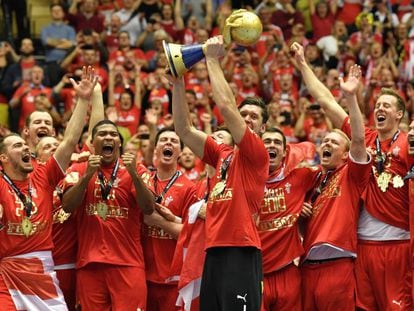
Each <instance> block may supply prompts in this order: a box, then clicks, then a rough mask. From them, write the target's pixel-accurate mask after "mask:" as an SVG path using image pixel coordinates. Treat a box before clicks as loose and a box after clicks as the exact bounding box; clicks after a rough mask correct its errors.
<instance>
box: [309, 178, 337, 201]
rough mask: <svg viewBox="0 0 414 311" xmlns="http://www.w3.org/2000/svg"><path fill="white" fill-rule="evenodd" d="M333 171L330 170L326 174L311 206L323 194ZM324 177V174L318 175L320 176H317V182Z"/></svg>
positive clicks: (316, 189) (315, 192) (312, 199)
mask: <svg viewBox="0 0 414 311" xmlns="http://www.w3.org/2000/svg"><path fill="white" fill-rule="evenodd" d="M332 172H333V170H328V171H327V172H326V175H325V177H324V178H323V180H322V182H321V183H320V184H319V185H318V187H316V188H315V190H314V192H313V194H312V197H311V199H310V202H311V204H313V203H315V201H316V199H317V198H318V197H319V195H320V194H321V193H322V190H323V188H325V186H326V184H327V183H328V179H329V177H331V173H332ZM321 177H322V172H319V173H318V176H316V180H318V181H319V180H320V179H321Z"/></svg>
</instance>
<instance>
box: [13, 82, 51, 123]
mask: <svg viewBox="0 0 414 311" xmlns="http://www.w3.org/2000/svg"><path fill="white" fill-rule="evenodd" d="M28 86H30V91H29V92H28V93H26V94H25V95H23V96H22V94H23V93H24V92H25V89H26V88H27V87H28ZM40 94H45V95H46V97H47V98H48V99H49V100H52V89H51V88H49V87H46V86H43V85H40V86H37V87H35V86H34V85H32V84H29V85H28V84H22V85H21V86H20V87H19V88H18V89H17V90H16V92H14V94H13V98H12V99H16V98H20V106H21V110H20V117H19V129H23V127H24V124H25V122H26V118H27V117H28V116H29V115H30V114H31V113H32V112H33V111H35V110H36V108H35V103H34V100H35V97H36V96H37V95H40Z"/></svg>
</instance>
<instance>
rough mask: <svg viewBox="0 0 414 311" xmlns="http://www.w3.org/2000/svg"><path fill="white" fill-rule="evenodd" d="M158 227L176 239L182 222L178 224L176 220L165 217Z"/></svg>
mask: <svg viewBox="0 0 414 311" xmlns="http://www.w3.org/2000/svg"><path fill="white" fill-rule="evenodd" d="M158 227H160V228H161V229H163V230H164V231H165V232H167V233H168V234H170V235H171V236H172V237H173V238H174V239H178V236H179V235H180V232H181V229H182V228H183V225H182V224H178V223H176V222H171V221H168V220H166V219H163V220H162V221H161V222H160V223H159V224H158Z"/></svg>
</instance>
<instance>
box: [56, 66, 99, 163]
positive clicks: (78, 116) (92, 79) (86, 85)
mask: <svg viewBox="0 0 414 311" xmlns="http://www.w3.org/2000/svg"><path fill="white" fill-rule="evenodd" d="M70 82H71V83H72V85H73V88H74V89H75V91H76V96H77V97H78V99H77V103H76V106H75V109H74V111H73V114H72V117H71V118H70V120H69V123H68V125H67V127H66V131H65V136H64V137H63V141H62V142H61V143H60V145H59V147H58V148H57V149H56V152H55V155H54V156H55V159H56V161H57V162H58V163H59V165H60V167H61V168H62V169H63V170H66V168H67V167H68V165H69V163H70V158H71V156H72V153H73V151H74V150H75V146H76V144H77V143H78V141H79V138H80V136H81V134H82V129H83V123H84V120H85V118H86V113H87V110H88V105H89V102H90V100H91V97H92V93H93V89H94V88H95V85H96V84H97V82H98V77H96V76H95V71H94V69H93V68H92V67H90V66H89V67H88V68H86V67H83V73H82V80H81V81H80V83H76V82H75V81H74V80H73V79H70Z"/></svg>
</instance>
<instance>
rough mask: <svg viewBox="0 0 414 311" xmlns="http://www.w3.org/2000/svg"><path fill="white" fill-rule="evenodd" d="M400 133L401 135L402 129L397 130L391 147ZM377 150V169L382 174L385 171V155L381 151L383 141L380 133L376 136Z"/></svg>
mask: <svg viewBox="0 0 414 311" xmlns="http://www.w3.org/2000/svg"><path fill="white" fill-rule="evenodd" d="M399 135H400V130H398V131H397V132H395V134H394V136H393V137H392V140H391V142H390V145H389V147H391V146H392V144H393V143H395V141H396V140H397V138H398V136H399ZM375 151H376V153H377V154H376V156H375V162H376V163H377V171H378V173H379V174H381V173H382V172H383V171H384V160H385V157H384V155H383V154H382V151H381V143H380V141H379V138H378V135H377V138H375Z"/></svg>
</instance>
